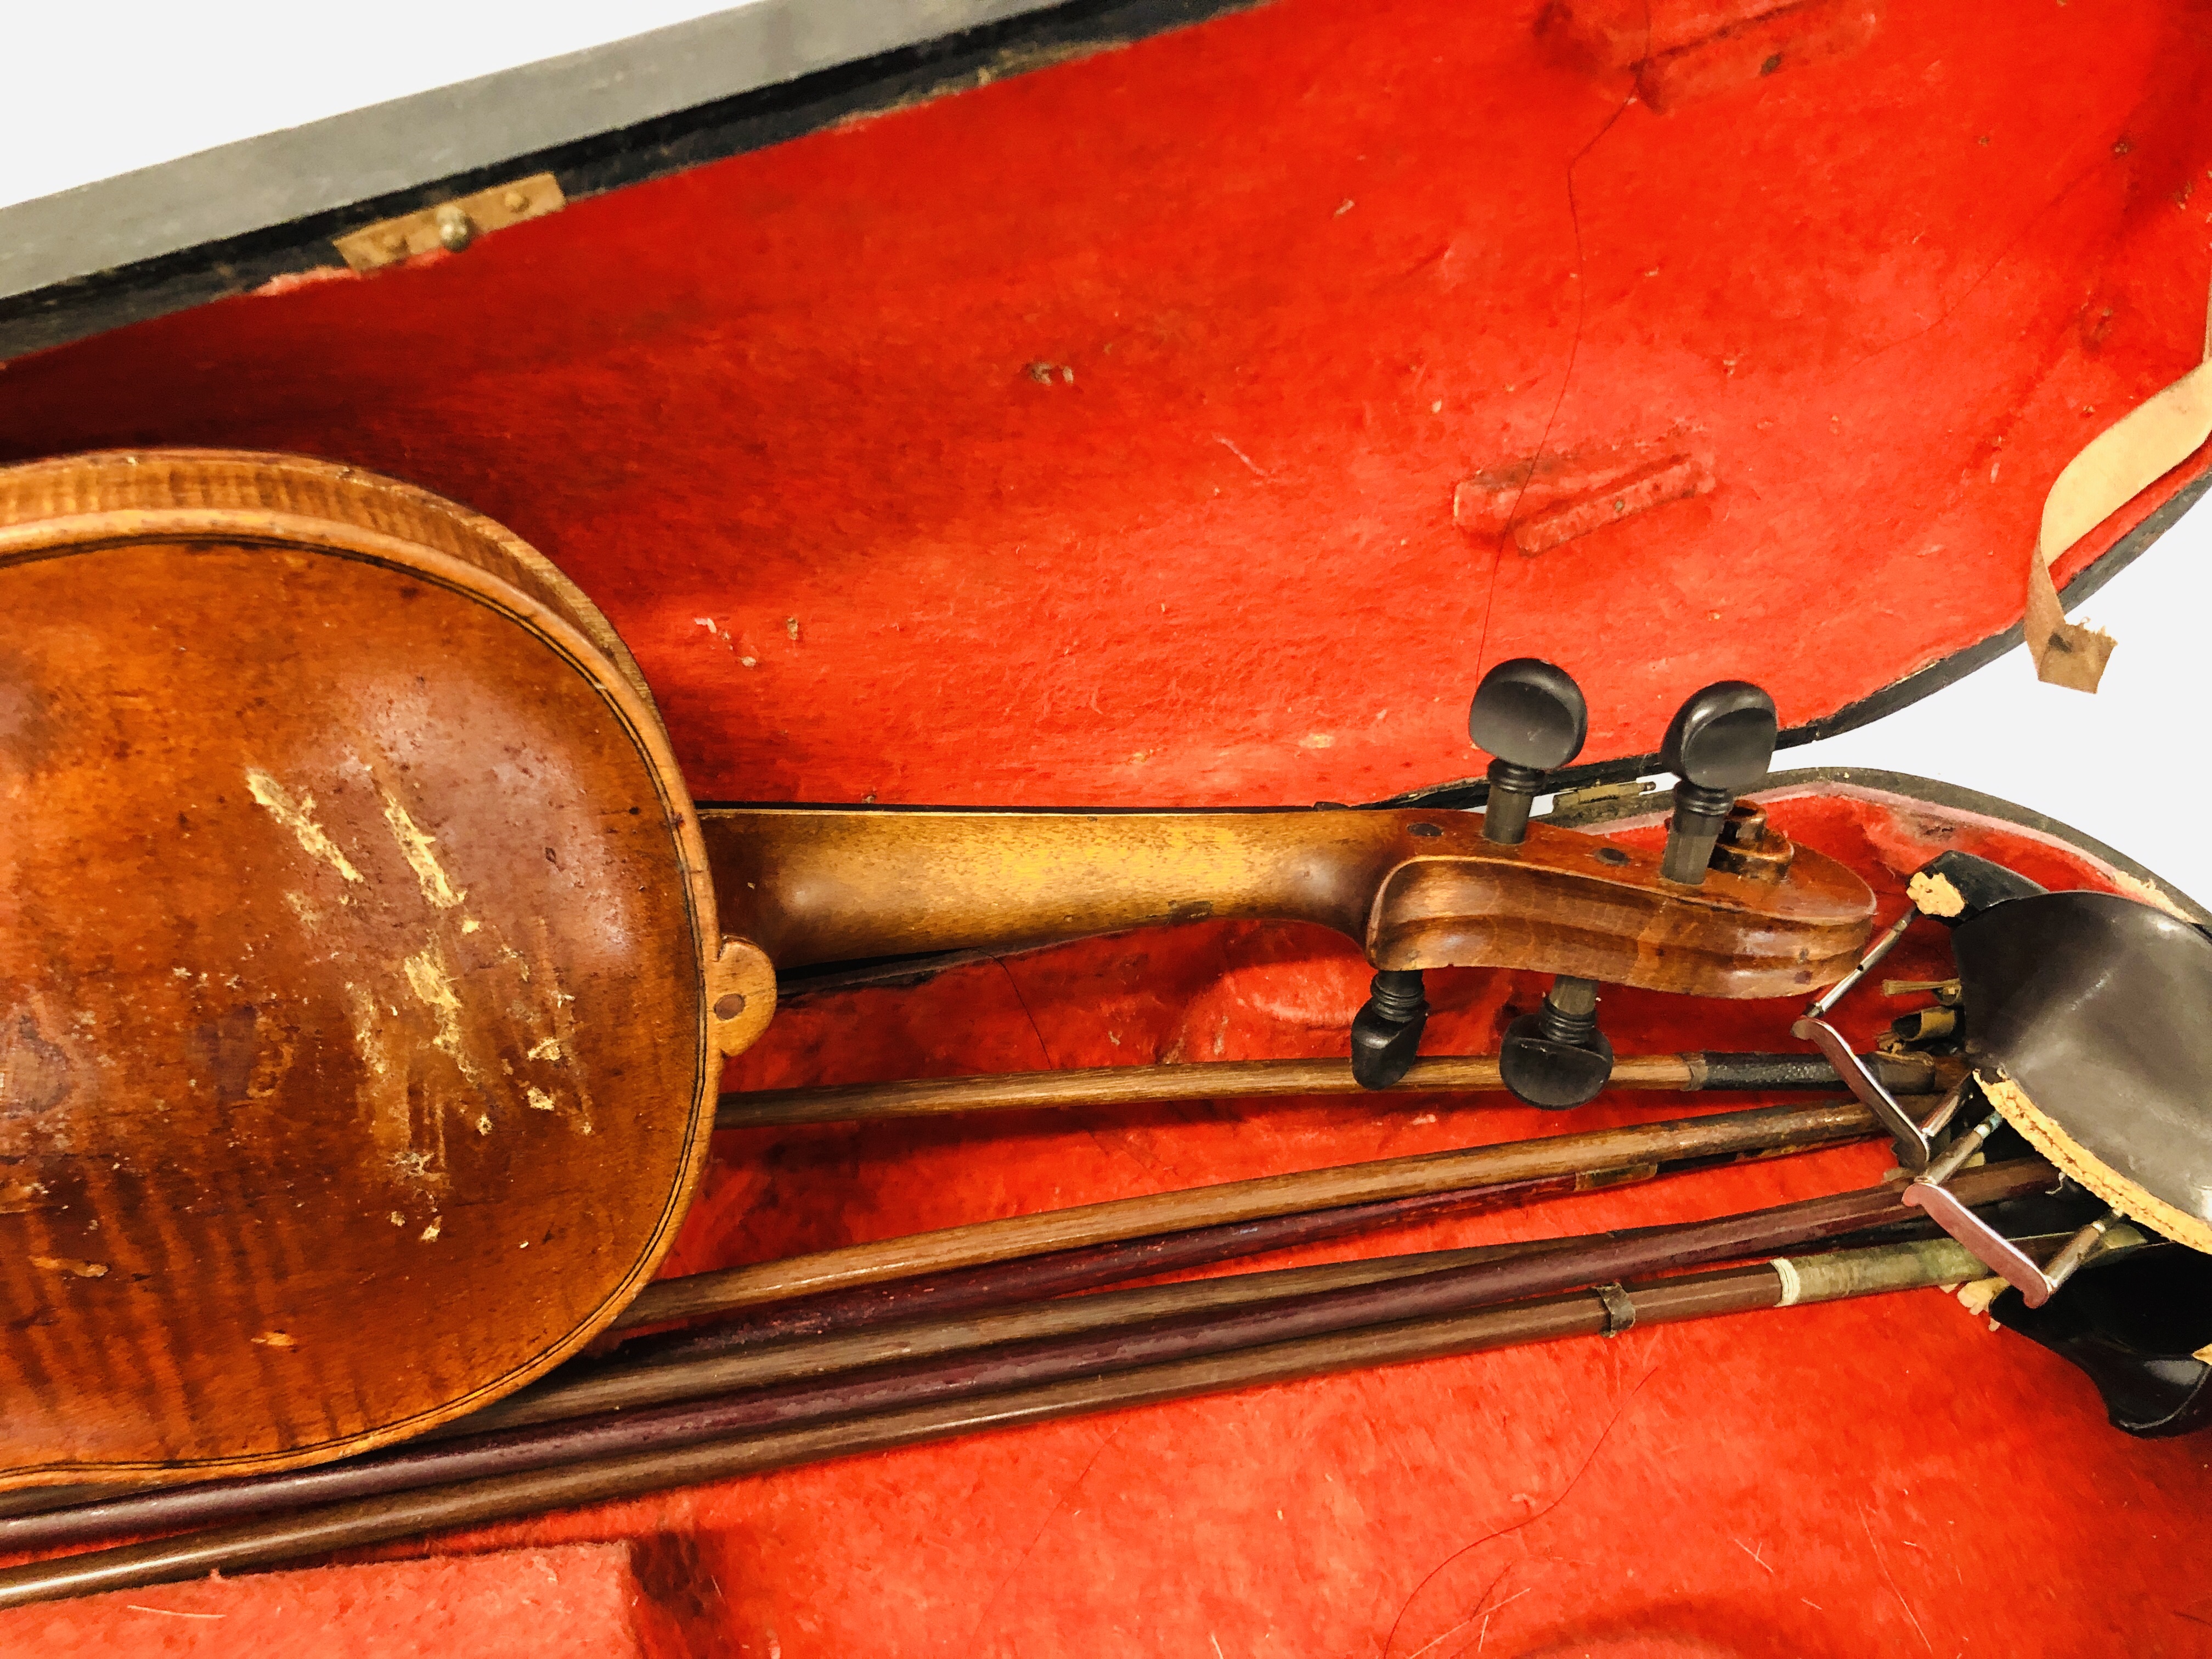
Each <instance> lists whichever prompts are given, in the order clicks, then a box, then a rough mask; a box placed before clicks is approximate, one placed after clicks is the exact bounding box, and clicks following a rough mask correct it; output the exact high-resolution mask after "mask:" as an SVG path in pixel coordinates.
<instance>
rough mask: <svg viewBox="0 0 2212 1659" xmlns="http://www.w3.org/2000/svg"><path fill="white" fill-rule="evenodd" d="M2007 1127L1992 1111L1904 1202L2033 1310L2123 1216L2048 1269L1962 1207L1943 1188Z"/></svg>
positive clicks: (2078, 1237)
mask: <svg viewBox="0 0 2212 1659" xmlns="http://www.w3.org/2000/svg"><path fill="white" fill-rule="evenodd" d="M1963 1086H1964V1085H1961V1087H1963ZM2003 1122H2004V1119H2003V1117H2002V1115H1999V1114H1998V1113H1996V1112H1991V1113H1990V1115H1988V1116H1987V1117H1985V1118H1984V1119H1983V1120H1982V1121H1980V1122H1979V1123H1977V1124H1976V1125H1975V1126H1974V1127H1972V1128H1971V1129H1969V1130H1967V1131H1966V1133H1964V1134H1962V1135H1960V1137H1959V1138H1958V1139H1957V1140H1955V1141H1954V1142H1953V1143H1952V1144H1951V1147H1950V1150H1949V1151H1948V1152H1945V1153H1944V1154H1943V1156H1942V1158H1941V1159H1939V1160H1938V1161H1937V1162H1936V1163H1935V1164H1931V1165H1930V1166H1929V1168H1927V1169H1926V1170H1923V1171H1922V1172H1921V1174H1920V1176H1918V1177H1917V1179H1916V1180H1914V1181H1913V1182H1912V1183H1911V1185H1910V1186H1908V1187H1907V1188H1905V1195H1904V1201H1905V1203H1906V1204H1908V1205H1910V1206H1911V1207H1912V1208H1914V1209H1916V1210H1921V1211H1924V1212H1926V1213H1927V1215H1928V1218H1929V1219H1930V1220H1931V1221H1933V1222H1934V1223H1935V1224H1936V1225H1937V1226H1939V1227H1941V1228H1942V1230H1943V1231H1945V1232H1947V1233H1948V1234H1950V1235H1951V1237H1953V1238H1954V1239H1956V1240H1957V1241H1958V1242H1959V1243H1961V1244H1963V1245H1965V1246H1966V1249H1967V1250H1968V1251H1969V1252H1971V1253H1972V1255H1973V1257H1974V1259H1975V1260H1976V1261H1978V1262H1980V1263H1981V1264H1982V1265H1983V1266H1984V1267H1987V1268H1988V1269H1989V1270H1990V1272H1991V1273H1995V1274H1996V1276H1997V1277H1998V1278H1999V1279H2002V1280H2004V1282H2005V1283H2006V1284H2008V1285H2011V1286H2012V1287H2013V1289H2015V1290H2016V1291H2019V1292H2020V1299H2021V1301H2023V1302H2025V1303H2027V1305H2028V1306H2029V1307H2031V1308H2039V1307H2041V1306H2042V1305H2043V1304H2045V1303H2046V1302H2048V1301H2050V1300H2051V1297H2052V1296H2054V1295H2055V1294H2057V1290H2058V1287H2059V1286H2060V1285H2063V1284H2064V1283H2065V1282H2066V1281H2067V1280H2068V1279H2071V1278H2072V1277H2073V1276H2074V1273H2075V1269H2077V1268H2078V1267H2081V1264H2082V1263H2083V1262H2085V1261H2087V1260H2088V1259H2089V1258H2090V1257H2091V1256H2092V1255H2094V1254H2095V1253H2096V1249H2097V1246H2098V1245H2099V1244H2100V1243H2101V1242H2102V1241H2103V1239H2104V1237H2105V1235H2106V1232H2107V1231H2110V1230H2111V1229H2112V1226H2113V1225H2115V1224H2117V1223H2118V1221H2119V1219H2120V1216H2119V1212H2118V1211H2116V1210H2107V1211H2106V1212H2105V1213H2104V1214H2103V1215H2101V1216H2100V1217H2099V1218H2097V1219H2096V1220H2094V1221H2093V1222H2091V1223H2090V1224H2089V1225H2087V1226H2086V1227H2084V1228H2082V1229H2081V1231H2079V1232H2077V1233H2075V1235H2074V1237H2071V1238H2069V1239H2068V1240H2067V1241H2066V1243H2065V1244H2064V1246H2063V1248H2061V1249H2060V1250H2059V1252H2058V1254H2057V1255H2055V1256H2053V1257H2051V1265H2050V1266H2049V1267H2041V1266H2039V1265H2038V1264H2037V1262H2036V1261H2035V1260H2034V1258H2033V1257H2032V1256H2030V1255H2027V1253H2026V1252H2025V1251H2023V1250H2022V1249H2021V1248H2020V1247H2019V1246H2018V1245H2017V1244H2015V1243H2013V1242H2012V1241H2011V1240H2010V1239H2008V1238H2007V1237H2005V1236H2004V1235H2003V1234H2002V1233H2001V1232H1999V1231H1997V1230H1996V1228H1994V1227H1992V1226H1990V1224H1989V1223H1988V1222H1986V1221H1984V1220H1983V1219H1982V1218H1981V1217H1979V1216H1978V1215H1976V1214H1975V1213H1974V1212H1972V1210H1970V1209H1968V1208H1967V1207H1966V1206H1965V1205H1964V1204H1961V1203H1960V1201H1959V1198H1958V1194H1955V1193H1954V1192H1953V1191H1952V1190H1951V1189H1950V1188H1948V1187H1946V1186H1945V1185H1944V1184H1943V1183H1944V1182H1947V1181H1948V1180H1949V1179H1950V1178H1951V1177H1952V1176H1954V1175H1956V1174H1958V1173H1959V1171H1960V1170H1963V1169H1965V1168H1966V1160H1967V1159H1969V1158H1972V1157H1973V1155H1974V1154H1975V1153H1976V1152H1978V1151H1979V1150H1980V1149H1981V1145H1982V1143H1983V1142H1984V1141H1985V1140H1987V1139H1989V1138H1990V1136H1991V1135H1992V1134H1995V1133H1996V1131H1997V1129H1998V1127H1999V1126H2001V1125H2002V1123H2003Z"/></svg>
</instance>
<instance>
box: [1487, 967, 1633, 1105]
mask: <svg viewBox="0 0 2212 1659" xmlns="http://www.w3.org/2000/svg"><path fill="white" fill-rule="evenodd" d="M1612 1075H1613V1044H1612V1043H1611V1042H1607V1040H1606V1036H1605V1033H1604V1032H1602V1031H1601V1030H1598V1029H1597V982H1596V981H1595V980H1587V979H1577V978H1575V977H1574V976H1573V975H1568V974H1562V975H1559V978H1558V979H1556V980H1554V981H1552V989H1551V992H1550V994H1548V995H1547V996H1546V997H1545V999H1544V1006H1543V1008H1542V1009H1541V1011H1540V1012H1536V1013H1533V1014H1523V1015H1522V1016H1521V1018H1518V1019H1516V1020H1515V1021H1514V1022H1513V1023H1512V1024H1510V1025H1509V1026H1507V1027H1506V1028H1505V1038H1504V1042H1501V1043H1499V1044H1498V1079H1499V1081H1501V1082H1503V1083H1504V1085H1505V1086H1506V1087H1507V1088H1508V1089H1510V1090H1511V1091H1513V1094H1514V1097H1516V1099H1519V1100H1522V1101H1525V1102H1526V1103H1528V1104H1529V1105H1531V1106H1542V1107H1547V1108H1548V1109H1551V1110H1553V1111H1555V1112H1563V1111H1565V1110H1566V1109H1568V1108H1569V1107H1571V1106H1581V1105H1585V1104H1587V1103H1589V1102H1590V1101H1593V1100H1595V1099H1596V1098H1597V1097H1598V1094H1599V1091H1601V1090H1602V1089H1603V1088H1604V1087H1605V1085H1606V1081H1607V1079H1609V1078H1611V1077H1612Z"/></svg>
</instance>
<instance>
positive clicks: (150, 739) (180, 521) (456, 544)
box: [0, 453, 718, 1485]
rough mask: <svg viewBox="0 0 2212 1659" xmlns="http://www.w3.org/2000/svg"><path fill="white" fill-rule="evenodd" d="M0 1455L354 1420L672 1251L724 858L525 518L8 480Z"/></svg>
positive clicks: (291, 1457) (383, 1409)
mask: <svg viewBox="0 0 2212 1659" xmlns="http://www.w3.org/2000/svg"><path fill="white" fill-rule="evenodd" d="M0 526H5V527H0V733H4V738H5V742H4V747H0V810H4V811H5V813H6V816H7V819H8V823H9V829H8V832H7V833H6V834H5V835H4V836H0V1333H4V1346H5V1357H6V1363H5V1364H0V1471H4V1474H0V1484H10V1485H13V1484H22V1483H25V1482H35V1481H60V1480H70V1479H75V1478H77V1477H79V1476H80V1475H82V1474H83V1473H84V1472H86V1471H88V1470H92V1469H99V1470H102V1471H105V1472H113V1471H115V1470H118V1469H127V1470H131V1471H135V1472H137V1473H141V1474H152V1473H159V1474H165V1475H167V1474H177V1475H185V1474H189V1475H205V1474H216V1473H221V1472H228V1471H234V1470H242V1469H248V1468H274V1467H278V1466H281V1465H283V1464H285V1463H289V1462H298V1461H301V1460H303V1459H306V1458H310V1457H319V1456H323V1455H332V1454H336V1453H338V1452H342V1451H349V1450H354V1449H360V1448H362V1447H364V1446H367V1445H370V1444H374V1443H378V1442H380V1441H385V1440H389V1439H392V1438H396V1437H399V1436H401V1435H403V1434H405V1433H407V1432H410V1431H414V1430H418V1429H421V1428H424V1427H427V1426H428V1425H431V1424H433V1423H435V1422H439V1421H441V1420H443V1419H445V1418H447V1417H450V1416H452V1415H453V1414H455V1413H458V1412H460V1411H462V1410H464V1409H465V1408H467V1407H469V1406H471V1405H472V1404H475V1403H477V1402H480V1401H483V1400H486V1399H489V1398H491V1397H493V1396H494V1395H498V1394H501V1393H503V1392H505V1391H506V1390H507V1389H512V1388H514V1387H517V1386H519V1385H520V1384H521V1383H524V1382H526V1381H527V1380H528V1379H529V1378H530V1377H532V1376H535V1375H537V1374H538V1372H540V1371H542V1370H545V1369H546V1368H547V1367H548V1366H549V1365H550V1364H554V1363H555V1362H556V1361H557V1360H558V1359H559V1358H561V1357H562V1356H563V1355H564V1354H566V1353H568V1352H571V1351H572V1350H574V1348H575V1347H576V1346H578V1345H579V1344H580V1343H581V1342H582V1341H584V1340H586V1338H588V1337H589V1335H590V1334H592V1332H593V1331H594V1330H595V1329H597V1328H599V1326H600V1325H602V1324H603V1323H605V1322H606V1321H607V1320H608V1319H610V1318H611V1317H612V1316H614V1314H615V1313H616V1312H617V1310H619V1309H620V1308H621V1307H622V1305H623V1304H624V1303H625V1302H626V1301H628V1299H629V1296H630V1295H631V1293H632V1292H633V1291H635V1289H636V1288H637V1287H638V1286H639V1285H641V1284H642V1283H643V1282H644V1281H645V1279H647V1276H649V1274H650V1273H651V1272H652V1270H653V1267H654V1265H655V1263H656V1262H657V1261H659V1256H660V1255H661V1252H662V1250H663V1249H665V1245H666V1243H667V1242H668V1240H669V1237H670V1236H671V1231H672V1229H673V1227H674V1225H675V1224H676V1222H677V1220H678V1218H679V1217H680V1216H681V1214H682V1212H683V1209H684V1202H685V1200H686V1199H687V1197H688V1195H689V1193H690V1187H691V1184H692V1182H693V1179H694V1177H695V1176H696V1171H697V1169H698V1167H699V1164H700V1162H701V1160H702V1157H703V1155H704V1152H705V1147H706V1139H707V1129H708V1121H709V1120H708V1115H707V1114H708V1110H709V1109H710V1104H711V1103H710V1100H709V1096H708V1090H709V1087H710V1085H712V1083H713V1082H714V1080H715V1073H716V1070H717V1069H718V1068H715V1067H710V1066H708V1064H707V1063H706V1061H707V1036H708V1031H707V1027H708V1012H707V1010H706V1008H705V1007H704V1006H702V984H703V982H704V981H703V971H704V964H705V963H706V961H707V959H708V956H709V954H710V952H709V951H708V942H709V941H710V940H713V939H714V905H713V896H712V894H711V893H710V892H709V891H708V890H707V888H706V885H705V883H704V882H703V880H702V878H700V876H699V873H698V872H699V865H700V857H699V850H698V832H697V829H696V821H695V819H694V818H693V817H692V813H691V810H690V803H689V801H688V799H687V798H686V796H685V794H684V787H683V783H682V781H681V779H680V778H679V777H678V775H677V773H676V771H675V769H674V767H673V765H672V763H671V761H670V759H669V757H668V754H667V750H666V746H665V739H664V738H663V736H662V733H661V732H660V729H659V722H658V720H657V719H656V717H655V715H654V714H653V708H652V705H651V703H650V702H649V701H648V700H647V697H646V696H645V695H644V693H643V690H642V686H641V684H638V683H636V682H635V678H634V671H633V670H631V669H630V667H629V662H628V659H627V657H626V655H625V654H624V653H622V652H621V649H620V647H619V646H618V644H617V643H615V642H614V641H613V639H612V635H611V632H609V631H608V630H606V629H605V624H604V623H602V622H600V621H599V618H598V617H597V614H596V613H595V612H593V611H592V610H591V608H590V606H589V605H588V604H587V603H586V602H585V601H584V600H583V599H581V598H580V595H578V594H576V593H575V592H574V590H573V589H572V588H569V587H568V585H567V584H566V582H565V581H563V580H562V579H561V578H560V577H559V576H558V574H557V573H555V572H553V571H552V570H551V568H550V566H547V565H545V564H544V562H543V561H541V560H538V558H537V557H536V556H534V555H532V554H531V553H530V551H529V550H527V549H526V548H524V547H522V546H520V544H517V543H515V542H514V541H513V539H512V538H509V537H507V536H506V535H505V533H504V532H500V531H499V530H497V528H496V527H495V526H490V525H489V524H488V523H486V522H485V521H483V520H477V519H474V518H473V517H471V515H467V514H465V513H460V512H459V511H458V510H456V509H453V508H452V507H448V506H447V505H446V504H444V503H441V502H439V501H436V500H435V498H433V497H429V496H427V495H422V494H421V493H419V492H416V491H414V490H411V489H406V488H404V487H402V486H398V485H395V484H392V483H390V482H388V481H386V480H381V479H375V478H372V477H363V476H361V475H356V474H352V473H349V471H347V470H345V469H343V468H338V467H333V466H327V465H320V464H318V463H312V462H306V461H298V460H277V459H272V458H267V457H255V456H242V455H226V454H214V453H185V454H169V455H154V454H149V455H144V456H138V457H132V456H128V455H108V456H100V457H94V458H91V459H87V460H83V461H79V462H75V463H67V464H57V465H44V466H35V467H28V468H21V469H17V470H15V471H11V472H8V473H4V474H0Z"/></svg>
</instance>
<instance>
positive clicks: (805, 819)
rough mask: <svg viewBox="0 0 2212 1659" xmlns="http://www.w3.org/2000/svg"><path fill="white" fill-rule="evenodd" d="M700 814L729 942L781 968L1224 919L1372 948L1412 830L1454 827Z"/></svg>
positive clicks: (1090, 816) (1416, 844)
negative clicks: (735, 937)
mask: <svg viewBox="0 0 2212 1659" xmlns="http://www.w3.org/2000/svg"><path fill="white" fill-rule="evenodd" d="M699 816H700V822H701V824H702V828H703V829H704V830H705V832H706V839H707V850H708V862H709V864H710V866H712V869H713V872H714V891H715V902H716V908H717V909H718V910H719V911H720V917H721V922H722V927H723V929H724V931H725V932H726V933H740V934H743V935H744V936H745V937H746V938H749V939H751V940H752V941H753V942H754V943H755V944H757V945H759V946H761V948H762V949H763V950H764V951H767V952H768V955H769V958H770V960H772V961H773V962H774V963H775V964H776V966H777V967H778V968H779V969H793V968H801V967H805V966H807V965H809V964H810V963H823V962H849V961H858V960H863V959H866V958H869V957H892V956H907V955H912V954H918V953H921V952H925V951H957V950H1000V949H1006V948H1012V947H1016V946H1021V945H1036V944H1042V943H1045V942H1047V941H1049V940H1054V939H1079V938H1083V937H1085V936H1086V935H1090V934H1095V933H1118V932H1120V931H1121V930H1122V929H1124V928H1130V927H1150V926H1155V925H1158V924H1161V923H1166V922H1176V921H1196V920H1198V919H1200V918H1202V917H1208V916H1223V917H1238V916H1243V917H1259V916H1264V917H1273V918H1279V919H1282V920H1286V921H1309V922H1315V923H1317V924H1319V925H1320V926H1322V927H1329V928H1333V929H1334V930H1335V931H1336V932H1338V933H1344V934H1346V935H1348V936H1349V937H1351V938H1352V939H1355V940H1360V941H1363V942H1364V939H1365V937H1366V933H1367V925H1368V920H1369V912H1370V908H1371V907H1372V904H1373V901H1374V898H1375V894H1376V889H1377V887H1378V886H1379V885H1380V884H1381V882H1382V880H1383V877H1384V876H1385V875H1386V874H1387V873H1388V872H1389V871H1390V870H1391V869H1392V868H1393V867H1395V866H1396V865H1398V864H1399V863H1401V862H1402V861H1403V860H1405V859H1406V858H1407V856H1408V855H1409V854H1411V853H1412V852H1413V851H1414V850H1415V849H1418V848H1420V847H1421V846H1422V844H1423V842H1422V841H1421V840H1420V839H1419V838H1417V837H1415V836H1413V832H1412V829H1411V826H1412V824H1413V823H1415V822H1416V821H1419V822H1423V823H1426V822H1428V821H1430V820H1432V819H1436V818H1437V817H1439V815H1437V814H1435V813H1429V814H1422V813H1419V812H1397V811H1372V812H1370V811H1348V810H1346V811H1315V810H1310V809H1302V808H1286V809H1283V810H1280V811H1148V812H1058V811H1054V812H1023V811H959V810H942V811H938V810H930V811H884V810H881V809H867V808H854V809H840V808H835V807H831V808H822V807H745V808H708V809H706V810H704V811H702V812H701V813H700V815H699ZM1442 816H1443V817H1447V818H1449V817H1456V816H1458V815H1456V814H1446V815H1442Z"/></svg>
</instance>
